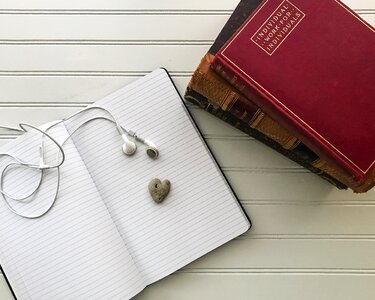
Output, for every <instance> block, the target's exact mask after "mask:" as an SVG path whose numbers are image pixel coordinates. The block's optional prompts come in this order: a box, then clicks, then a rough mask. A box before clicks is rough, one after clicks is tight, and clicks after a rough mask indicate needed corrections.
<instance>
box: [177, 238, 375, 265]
mask: <svg viewBox="0 0 375 300" xmlns="http://www.w3.org/2000/svg"><path fill="white" fill-rule="evenodd" d="M338 249H340V250H339V251H338ZM374 253H375V240H354V239H342V240H337V239H336V240H329V239H326V240H322V239H319V240H318V239H277V238H275V239H264V238H262V239H250V238H249V239H244V238H243V239H236V240H234V241H231V242H229V243H228V244H225V245H224V246H221V247H220V248H218V249H216V250H214V251H213V252H212V253H209V254H207V255H205V256H203V257H202V258H200V259H198V260H197V261H195V262H193V263H191V264H190V265H188V266H186V267H185V268H184V270H185V271H189V272H204V271H206V272H209V271H210V270H211V269H216V270H218V269H222V270H225V269H238V270H240V269H241V270H246V269H247V270H251V269H361V268H362V269H371V270H374V269H375V259H374V258H375V254H374Z"/></svg>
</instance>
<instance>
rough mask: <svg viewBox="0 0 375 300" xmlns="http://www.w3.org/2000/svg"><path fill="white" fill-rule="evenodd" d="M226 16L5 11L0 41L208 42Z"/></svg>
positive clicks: (373, 17) (374, 16)
mask: <svg viewBox="0 0 375 300" xmlns="http://www.w3.org/2000/svg"><path fill="white" fill-rule="evenodd" d="M360 16H361V17H363V18H364V19H366V20H368V21H369V22H370V23H372V24H375V14H368V13H364V14H363V13H360ZM228 18H229V13H228V14H227V15H210V16H205V15H90V14H85V15H22V14H18V15H13V14H7V15H3V16H1V18H0V28H7V30H2V31H0V43H1V44H3V43H12V42H13V43H16V42H17V43H20V44H25V43H26V44H28V43H35V44H39V43H42V44H45V43H52V44H54V43H76V44H77V43H78V44H80V43H89V44H95V43H96V44H97V43H100V44H113V43H114V44H116V43H117V44H121V43H130V44H131V43H139V42H140V41H143V43H145V44H146V45H147V44H152V43H168V41H172V42H174V43H184V44H186V43H189V42H190V43H196V42H200V41H201V42H202V41H203V42H205V43H206V44H210V43H212V42H213V40H214V39H215V38H216V36H217V34H218V33H219V31H220V29H221V28H222V27H223V26H224V24H225V22H226V21H227V19H228ZM19 24H23V26H18V25H19ZM82 24H84V26H82ZM153 24H156V26H155V25H153ZM176 24H183V25H182V26H176ZM202 24H204V26H202ZM130 28H137V30H129V29H130ZM86 41H88V42H86Z"/></svg>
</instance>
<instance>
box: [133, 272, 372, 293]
mask: <svg viewBox="0 0 375 300" xmlns="http://www.w3.org/2000/svg"><path fill="white" fill-rule="evenodd" d="M374 284H375V276H374V275H367V276H358V275H340V274H319V273H318V274H293V273H291V274H290V273H287V274H282V272H281V274H273V273H272V272H271V273H267V270H266V271H265V272H264V273H260V274H259V273H252V274H241V273H237V274H227V273H220V274H201V275H196V274H176V275H172V276H169V277H168V278H166V279H164V280H161V281H160V282H158V283H156V284H154V285H152V286H150V287H148V288H146V290H145V291H143V292H142V293H141V294H139V295H138V296H136V297H135V298H134V299H135V300H148V299H150V300H151V299H152V300H158V299H160V300H162V299H163V300H164V299H179V300H185V299H186V300H187V299H189V300H190V299H215V300H228V299H236V300H248V299H257V300H275V299H288V300H301V299H303V300H316V299H319V300H332V299H340V300H353V299H360V300H372V299H374V297H375V289H373V288H370V287H372V286H374Z"/></svg>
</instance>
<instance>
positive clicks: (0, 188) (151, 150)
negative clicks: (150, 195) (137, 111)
mask: <svg viewBox="0 0 375 300" xmlns="http://www.w3.org/2000/svg"><path fill="white" fill-rule="evenodd" d="M94 109H97V110H102V111H104V112H105V113H107V114H108V115H110V117H111V118H107V117H104V116H96V117H93V118H90V119H88V120H86V121H84V122H83V123H81V124H80V125H79V126H78V127H76V128H75V129H74V130H73V131H72V132H71V133H70V134H69V136H68V137H67V138H66V139H65V140H64V141H63V142H62V143H61V144H60V143H59V142H57V141H56V140H55V139H54V138H53V137H52V136H51V135H50V134H49V133H48V130H50V129H51V128H53V127H54V126H56V125H57V124H60V123H64V122H65V121H68V120H69V119H72V118H74V117H75V116H77V115H79V114H82V113H84V112H86V111H88V110H94ZM95 120H106V121H109V122H111V123H114V124H115V125H116V129H117V131H118V133H119V134H120V136H121V138H122V140H123V141H124V143H123V145H122V151H123V153H124V154H125V155H128V156H130V155H133V154H134V153H135V152H136V150H137V145H136V144H135V142H134V141H132V140H130V139H129V138H128V136H130V137H132V138H134V139H135V140H136V141H139V142H141V143H143V144H144V145H146V153H147V155H148V156H149V157H150V158H152V159H156V158H158V157H159V150H158V148H157V146H156V145H155V144H154V143H152V142H151V141H149V140H146V139H143V138H141V137H139V136H137V134H136V133H135V132H134V131H132V130H127V129H125V128H124V127H122V126H121V125H120V124H119V123H118V122H117V120H116V119H115V117H114V116H113V115H112V114H111V113H110V112H109V111H108V110H107V109H105V108H103V107H100V106H90V107H88V108H85V109H83V110H81V111H79V112H77V113H75V114H73V115H71V116H69V117H67V118H65V119H62V120H61V121H58V122H55V123H53V124H52V125H50V126H49V127H47V128H46V129H44V130H42V129H40V128H38V127H36V126H33V125H30V124H25V123H20V124H19V126H20V129H16V128H11V127H5V126H0V127H1V128H5V129H10V130H15V131H19V132H22V133H24V132H27V129H26V127H29V128H31V129H33V130H36V131H38V132H39V133H41V134H42V140H41V145H40V147H39V154H40V157H39V162H38V163H35V162H25V161H23V160H21V159H19V158H17V157H15V156H13V155H11V154H8V153H0V157H3V156H8V157H10V158H12V159H13V160H14V162H12V163H9V164H8V165H6V166H5V168H4V169H3V171H2V172H1V173H0V194H1V195H2V196H3V198H4V200H5V203H6V205H7V207H8V208H9V210H10V211H12V212H13V213H15V214H16V215H18V216H20V217H23V218H27V219H37V218H40V217H42V216H44V215H45V214H47V213H48V212H49V211H50V210H51V209H52V207H53V206H54V204H55V202H56V200H57V196H58V192H59V188H60V166H62V165H63V163H64V161H65V152H64V149H63V146H64V144H65V143H66V142H67V141H68V140H69V139H70V138H71V137H72V136H73V135H74V134H75V133H76V132H77V131H78V130H79V129H81V128H82V127H84V126H85V125H87V124H88V123H90V122H93V121H95ZM44 137H47V138H48V139H50V140H51V141H52V142H53V143H54V144H55V145H56V146H57V148H58V150H59V152H58V155H57V163H56V164H55V165H49V164H46V163H45V159H44V150H45V145H44ZM17 166H20V167H24V168H29V169H33V170H35V169H36V170H39V171H40V178H39V182H38V184H37V186H36V188H35V189H34V190H33V191H32V192H31V193H29V194H28V195H25V196H22V197H16V196H15V195H12V194H10V193H9V192H6V191H5V189H4V177H5V175H6V174H7V172H8V170H9V169H10V168H12V167H17ZM51 169H56V170H57V178H58V179H57V186H56V191H55V193H54V198H53V200H52V202H51V204H50V205H49V206H48V207H47V209H45V210H44V212H42V213H40V214H37V215H26V214H23V213H20V212H18V211H17V210H16V209H15V208H14V207H13V206H12V204H11V203H10V202H9V200H8V199H11V200H13V201H16V202H28V199H29V198H31V197H33V196H35V195H36V193H37V191H38V190H39V188H40V187H41V185H42V181H43V178H44V171H45V170H51Z"/></svg>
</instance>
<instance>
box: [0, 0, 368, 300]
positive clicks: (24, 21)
mask: <svg viewBox="0 0 375 300" xmlns="http://www.w3.org/2000/svg"><path fill="white" fill-rule="evenodd" d="M237 1H238V0H227V1H217V0H205V1H203V0H189V1H178V0H147V1H146V0H143V1H131V0H106V1H99V0H91V1H89V0H56V1H50V0H28V1H26V0H25V1H22V0H19V1H14V0H1V1H0V124H4V125H5V124H8V125H11V126H12V125H13V126H14V125H16V123H17V122H18V121H21V120H22V121H27V122H31V123H36V124H40V123H43V122H46V121H48V120H52V119H56V118H61V117H63V116H65V115H67V114H70V113H72V112H74V111H76V110H77V109H79V108H81V107H83V106H85V105H86V104H87V103H90V102H93V101H95V100H96V99H99V98H101V97H102V96H104V95H106V94H107V93H109V92H111V91H113V90H115V89H117V88H119V87H121V86H122V85H125V84H127V83H129V82H131V81H133V80H135V79H136V78H138V77H140V76H142V75H144V74H146V73H147V72H148V71H151V70H153V69H155V68H157V67H159V66H164V67H166V68H167V69H168V70H169V71H170V72H171V74H172V77H173V79H174V80H175V82H176V84H177V86H178V88H179V90H180V92H181V93H183V92H184V90H185V87H186V85H187V82H188V80H189V77H190V75H191V74H192V71H193V70H194V68H195V66H196V65H197V64H198V62H199V60H200V58H201V56H202V55H203V54H204V53H205V52H206V50H207V49H208V48H209V45H210V44H211V43H212V42H213V39H214V38H215V36H216V35H217V34H218V32H219V30H220V29H221V27H222V26H223V25H224V23H225V21H226V20H227V19H228V17H229V15H230V13H231V11H232V10H233V8H234V7H235V5H236V4H237ZM345 3H347V4H348V5H349V6H350V7H352V8H354V9H355V10H356V11H357V12H358V13H359V14H360V15H361V16H362V17H363V18H364V19H366V20H368V21H369V22H370V23H371V24H373V25H375V1H374V0H345ZM193 113H194V116H195V117H196V120H197V121H198V123H199V126H200V128H201V129H202V131H203V133H204V135H205V138H206V139H207V141H208V142H209V144H210V146H211V148H212V150H213V152H214V154H215V156H216V157H217V159H218V161H219V163H220V165H221V167H222V168H223V169H224V171H225V173H226V175H227V176H228V178H229V180H230V182H231V184H232V185H233V187H234V189H235V190H236V192H237V194H238V196H239V197H240V199H241V201H242V203H243V205H244V207H245V209H246V211H247V212H248V214H249V216H250V217H251V219H252V221H253V225H254V226H253V228H252V230H251V231H250V232H249V233H248V234H246V235H245V236H243V237H241V238H238V239H236V240H234V241H233V242H231V243H228V244H227V245H225V246H223V247H221V248H219V249H218V250H216V251H214V252H212V253H210V254H209V255H207V256H205V257H203V258H201V259H200V260H198V261H196V262H194V263H193V264H191V265H189V266H187V267H186V268H184V269H182V270H181V271H179V272H177V273H176V274H174V275H172V276H170V277H168V278H166V279H164V280H162V281H160V282H159V283H156V284H154V285H152V286H150V287H148V288H147V289H146V290H145V291H144V292H143V293H142V294H140V295H139V296H138V297H136V299H138V300H143V299H152V300H158V299H161V300H167V299H173V300H175V299H215V300H220V299H223V300H224V299H225V300H227V299H234V300H240V299H256V300H266V299H267V300H271V299H272V300H273V299H279V300H294V299H298V300H299V299H304V300H316V299H319V300H325V299H327V300H332V299H340V300H344V299H348V300H353V299H361V300H364V299H368V300H370V299H375V190H373V191H371V192H369V193H367V194H364V195H354V194H353V193H351V192H350V191H344V192H340V191H337V190H335V189H334V188H332V187H331V186H330V185H329V184H327V183H325V182H324V181H322V180H321V179H319V178H318V177H317V176H315V175H312V174H310V173H309V172H307V171H306V170H304V169H302V168H301V167H299V166H297V165H296V164H294V163H292V162H291V161H289V160H288V159H286V158H284V157H282V156H281V155H279V154H278V153H276V152H274V151H272V150H270V149H268V148H267V147H265V146H263V145H262V144H260V143H259V142H257V141H255V140H253V139H251V138H248V137H247V136H245V135H244V134H242V133H241V132H239V131H237V130H235V129H233V128H231V127H230V126H228V125H226V124H225V123H223V122H221V121H219V120H216V119H215V118H213V117H211V116H210V115H208V114H206V113H204V112H202V111H199V110H197V109H193ZM12 138H14V136H9V135H5V134H1V135H0V144H3V143H6V142H7V141H8V140H10V139H12ZM0 299H1V300H8V299H12V297H11V294H10V292H9V290H8V287H7V285H6V284H5V281H4V278H3V276H2V275H0ZM36 300H37V299H36Z"/></svg>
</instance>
